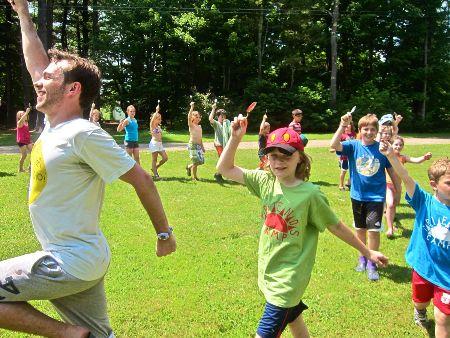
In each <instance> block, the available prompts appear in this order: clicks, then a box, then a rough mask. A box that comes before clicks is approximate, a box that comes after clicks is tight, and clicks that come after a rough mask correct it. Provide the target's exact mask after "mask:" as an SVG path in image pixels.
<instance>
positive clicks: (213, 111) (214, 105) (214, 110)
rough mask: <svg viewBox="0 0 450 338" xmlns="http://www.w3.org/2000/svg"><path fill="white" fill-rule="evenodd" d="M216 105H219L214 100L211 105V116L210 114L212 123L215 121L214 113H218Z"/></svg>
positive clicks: (209, 117)
mask: <svg viewBox="0 0 450 338" xmlns="http://www.w3.org/2000/svg"><path fill="white" fill-rule="evenodd" d="M216 107H217V104H216V103H215V102H214V103H213V105H212V107H211V113H209V116H208V119H209V123H211V125H212V124H213V123H214V115H215V114H216Z"/></svg>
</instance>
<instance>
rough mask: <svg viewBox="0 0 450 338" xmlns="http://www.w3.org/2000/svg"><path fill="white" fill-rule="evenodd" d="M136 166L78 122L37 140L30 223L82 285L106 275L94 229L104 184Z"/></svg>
mask: <svg viewBox="0 0 450 338" xmlns="http://www.w3.org/2000/svg"><path fill="white" fill-rule="evenodd" d="M134 165H135V161H134V160H133V159H132V158H131V157H130V156H128V155H127V153H126V152H125V150H123V149H122V148H120V147H119V146H118V145H117V143H116V142H115V141H114V139H113V138H112V137H111V136H110V135H109V134H108V133H107V132H105V131H104V130H103V129H101V128H99V127H97V126H96V125H94V124H93V123H90V122H89V121H87V120H84V119H81V118H79V119H75V120H70V121H67V122H63V123H60V124H58V125H57V126H56V127H54V128H51V127H50V126H48V127H47V128H45V130H44V131H43V132H42V134H41V135H40V137H39V139H38V140H37V142H36V143H35V145H34V147H33V151H32V153H31V177H30V191H29V208H30V214H31V220H32V222H33V226H34V231H35V233H36V236H37V238H38V240H39V242H40V243H41V245H42V248H43V249H44V250H46V251H51V252H52V253H53V254H54V255H55V256H56V258H57V259H59V260H60V264H61V265H62V268H63V269H64V270H65V271H66V272H68V273H70V274H71V275H73V276H75V277H77V278H79V279H82V280H95V279H98V278H101V277H102V276H103V275H104V274H105V273H106V270H107V268H108V265H109V262H110V257H111V252H110V250H109V247H108V243H107V242H106V238H105V237H104V235H103V233H102V232H101V231H100V229H99V226H98V225H99V224H98V223H99V218H100V210H101V207H102V203H103V196H104V192H105V182H106V183H109V182H112V181H113V180H115V179H117V178H118V177H120V176H122V175H123V174H125V173H126V172H127V171H129V170H130V169H131V168H132V167H133V166H134Z"/></svg>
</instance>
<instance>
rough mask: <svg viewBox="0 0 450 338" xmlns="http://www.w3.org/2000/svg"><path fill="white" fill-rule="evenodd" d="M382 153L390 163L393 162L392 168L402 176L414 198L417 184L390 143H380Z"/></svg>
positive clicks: (407, 190) (409, 194) (409, 193)
mask: <svg viewBox="0 0 450 338" xmlns="http://www.w3.org/2000/svg"><path fill="white" fill-rule="evenodd" d="M380 153H382V154H383V155H384V156H386V157H387V158H388V160H389V162H391V165H392V168H394V170H395V172H396V173H397V175H398V176H400V179H401V180H402V181H403V183H404V184H405V188H406V192H407V193H408V196H411V197H412V196H413V195H414V190H415V188H416V182H414V180H413V178H412V177H411V176H409V174H408V171H407V170H406V169H405V167H404V166H403V165H402V164H401V163H400V161H399V160H398V158H397V156H396V155H395V154H394V150H393V149H392V146H391V145H390V144H389V142H384V141H381V142H380Z"/></svg>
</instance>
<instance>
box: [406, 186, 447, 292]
mask: <svg viewBox="0 0 450 338" xmlns="http://www.w3.org/2000/svg"><path fill="white" fill-rule="evenodd" d="M405 198H406V201H407V202H408V203H409V204H410V205H411V207H412V208H413V209H414V211H415V212H416V219H415V221H414V230H413V233H412V235H411V240H410V241H409V246H408V249H407V250H406V255H405V257H406V262H407V263H408V264H409V265H410V266H411V267H412V268H413V269H414V270H416V272H417V273H418V274H419V275H420V276H422V277H423V278H425V279H426V280H427V281H429V282H431V283H433V284H435V285H437V286H440V287H441V288H444V289H446V290H450V231H449V228H450V207H449V206H447V205H445V204H443V203H441V202H439V201H438V200H437V199H436V198H435V197H434V196H433V195H431V194H429V193H427V192H425V191H423V190H422V189H421V188H420V187H419V185H418V184H417V183H416V188H415V190H414V196H412V198H411V197H410V196H408V194H406V195H405Z"/></svg>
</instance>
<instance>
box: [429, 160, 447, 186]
mask: <svg viewBox="0 0 450 338" xmlns="http://www.w3.org/2000/svg"><path fill="white" fill-rule="evenodd" d="M447 173H450V160H449V159H448V157H442V158H440V159H438V160H436V161H434V162H433V164H432V165H431V166H430V168H428V178H429V179H430V181H434V182H436V183H437V182H439V179H440V178H441V177H442V176H444V175H445V174H447Z"/></svg>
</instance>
